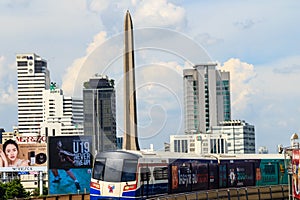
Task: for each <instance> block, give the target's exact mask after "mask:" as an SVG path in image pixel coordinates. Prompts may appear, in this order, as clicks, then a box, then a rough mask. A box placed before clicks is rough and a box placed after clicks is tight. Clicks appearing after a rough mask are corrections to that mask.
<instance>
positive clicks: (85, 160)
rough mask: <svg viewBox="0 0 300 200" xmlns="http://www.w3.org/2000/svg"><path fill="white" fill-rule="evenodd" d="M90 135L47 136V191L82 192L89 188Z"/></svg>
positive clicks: (90, 165) (59, 192) (90, 162)
mask: <svg viewBox="0 0 300 200" xmlns="http://www.w3.org/2000/svg"><path fill="white" fill-rule="evenodd" d="M91 145H92V137H91V136H55V137H54V136H53V137H49V138H48V155H49V193H50V194H70V193H84V192H86V191H88V190H89V186H90V185H89V184H90V179H91V168H92V163H93V158H92V153H91V150H92V146H91Z"/></svg>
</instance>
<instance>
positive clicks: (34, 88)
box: [16, 53, 50, 135]
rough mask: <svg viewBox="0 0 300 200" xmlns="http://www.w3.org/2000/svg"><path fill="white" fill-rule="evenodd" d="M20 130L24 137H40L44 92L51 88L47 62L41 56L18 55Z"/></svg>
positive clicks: (31, 54)
mask: <svg viewBox="0 0 300 200" xmlns="http://www.w3.org/2000/svg"><path fill="white" fill-rule="evenodd" d="M16 62H17V72H18V128H19V132H20V133H21V134H23V135H38V134H39V131H40V125H41V123H42V122H43V110H42V104H43V99H42V95H43V90H44V89H48V88H49V84H50V75H49V71H48V69H47V62H46V61H45V60H44V59H42V58H41V57H40V56H38V55H36V54H33V53H29V54H17V56H16Z"/></svg>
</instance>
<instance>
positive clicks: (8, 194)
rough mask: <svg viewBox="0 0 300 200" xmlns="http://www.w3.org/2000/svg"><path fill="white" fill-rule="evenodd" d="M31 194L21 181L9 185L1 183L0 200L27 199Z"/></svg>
mask: <svg viewBox="0 0 300 200" xmlns="http://www.w3.org/2000/svg"><path fill="white" fill-rule="evenodd" d="M29 195H30V193H29V192H26V190H25V189H24V187H23V185H22V184H21V182H20V180H19V179H14V180H12V181H11V182H8V183H0V199H1V200H4V199H13V198H26V197H29Z"/></svg>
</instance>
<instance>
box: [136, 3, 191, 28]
mask: <svg viewBox="0 0 300 200" xmlns="http://www.w3.org/2000/svg"><path fill="white" fill-rule="evenodd" d="M136 6H137V8H136V12H135V15H134V18H135V23H136V24H138V25H139V26H156V27H179V26H183V25H185V10H184V8H183V7H180V6H177V5H175V4H172V3H169V2H168V1H167V0H156V1H139V2H138V3H137V5H136Z"/></svg>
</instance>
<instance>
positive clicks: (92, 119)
mask: <svg viewBox="0 0 300 200" xmlns="http://www.w3.org/2000/svg"><path fill="white" fill-rule="evenodd" d="M83 104H84V106H83V108H84V134H85V135H91V136H92V137H93V143H94V144H93V147H94V148H95V149H94V152H101V151H106V150H114V149H116V148H117V135H116V133H117V132H116V95H115V88H114V80H112V79H108V77H107V76H101V75H96V76H95V77H92V78H90V80H89V81H88V82H85V83H84V88H83Z"/></svg>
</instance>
